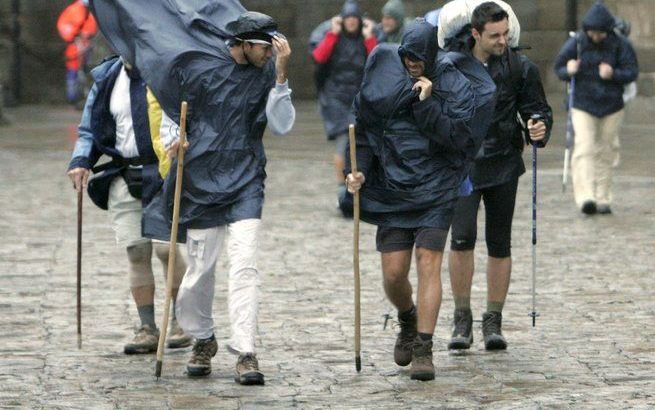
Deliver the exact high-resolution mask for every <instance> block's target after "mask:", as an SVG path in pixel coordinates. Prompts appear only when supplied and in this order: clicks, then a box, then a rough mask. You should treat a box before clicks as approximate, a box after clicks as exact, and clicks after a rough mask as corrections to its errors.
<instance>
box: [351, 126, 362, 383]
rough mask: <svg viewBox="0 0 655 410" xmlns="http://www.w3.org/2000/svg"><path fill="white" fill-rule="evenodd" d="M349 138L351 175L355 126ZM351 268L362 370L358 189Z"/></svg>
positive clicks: (357, 363) (358, 366)
mask: <svg viewBox="0 0 655 410" xmlns="http://www.w3.org/2000/svg"><path fill="white" fill-rule="evenodd" d="M348 137H349V140H350V168H351V172H352V174H353V175H355V174H357V148H356V147H355V126H354V125H353V124H350V126H349V127H348ZM353 224H354V230H353V269H354V272H355V369H357V372H359V371H361V370H362V357H361V354H360V351H361V317H360V310H361V309H360V300H359V191H355V193H354V194H353Z"/></svg>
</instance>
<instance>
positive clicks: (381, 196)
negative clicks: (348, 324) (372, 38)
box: [346, 19, 476, 380]
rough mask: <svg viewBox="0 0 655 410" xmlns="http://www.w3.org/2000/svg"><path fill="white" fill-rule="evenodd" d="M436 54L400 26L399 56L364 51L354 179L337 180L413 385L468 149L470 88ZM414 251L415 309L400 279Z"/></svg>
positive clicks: (426, 345) (430, 30) (426, 360)
mask: <svg viewBox="0 0 655 410" xmlns="http://www.w3.org/2000/svg"><path fill="white" fill-rule="evenodd" d="M437 51H438V46H437V37H436V30H435V28H434V26H432V25H430V24H429V23H427V22H426V21H425V20H424V19H417V20H416V21H415V22H413V23H412V24H411V25H409V26H408V27H407V29H406V31H405V34H404V36H403V39H402V44H401V46H400V47H398V46H394V45H391V44H384V45H380V46H378V47H377V48H376V49H375V50H374V51H373V53H372V54H371V56H370V58H369V61H368V62H367V64H366V70H365V74H364V80H363V82H362V89H361V91H360V93H359V94H358V95H357V97H356V98H355V102H354V111H355V115H356V127H357V163H358V166H359V171H360V172H358V173H357V174H356V175H353V174H352V173H349V174H348V176H347V179H346V181H347V184H348V190H349V192H351V193H352V192H355V191H357V190H360V189H361V191H360V195H361V215H362V220H364V221H366V222H369V223H371V224H374V225H377V226H378V230H377V235H376V247H377V250H378V251H379V252H381V257H382V273H383V278H384V289H385V292H386V294H387V297H388V298H389V300H390V301H391V302H392V303H393V304H394V306H395V307H396V308H397V309H398V318H399V321H400V323H401V331H400V333H399V335H398V338H397V340H396V344H395V347H394V360H395V362H396V363H397V364H398V365H401V366H406V365H408V364H410V363H411V370H410V375H411V377H412V379H417V380H432V379H434V365H433V363H432V335H433V333H434V329H435V326H436V322H437V317H438V314H439V307H440V305H441V279H440V274H441V263H442V258H443V249H444V247H445V243H446V236H447V235H448V229H449V228H450V223H451V220H452V217H453V209H454V207H455V203H456V202H457V199H458V198H459V195H460V187H461V185H462V182H463V181H464V180H465V178H466V175H467V171H468V167H467V164H468V162H469V161H470V160H471V159H472V158H471V154H472V153H473V151H475V145H476V144H475V142H474V139H473V133H472V131H471V127H470V121H471V120H472V119H473V117H474V111H475V95H474V93H473V91H472V87H471V83H470V82H469V80H468V79H467V78H466V77H465V76H464V75H463V74H462V73H461V72H459V71H458V70H457V69H456V67H455V65H454V64H453V63H452V62H451V61H450V60H448V59H447V58H446V57H445V56H444V55H438V53H437ZM348 169H349V168H348V167H347V168H346V170H347V172H349V171H348ZM414 246H416V265H417V270H418V277H419V279H418V283H419V285H418V293H417V303H416V305H415V304H414V302H413V300H412V287H411V285H410V282H409V280H408V275H409V269H410V265H411V258H412V250H413V248H414Z"/></svg>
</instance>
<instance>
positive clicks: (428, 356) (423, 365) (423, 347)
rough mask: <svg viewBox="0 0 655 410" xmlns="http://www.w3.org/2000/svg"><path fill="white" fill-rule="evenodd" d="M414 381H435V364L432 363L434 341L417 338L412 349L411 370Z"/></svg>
mask: <svg viewBox="0 0 655 410" xmlns="http://www.w3.org/2000/svg"><path fill="white" fill-rule="evenodd" d="M409 374H410V377H411V378H412V380H420V381H428V380H434V364H433V363H432V340H428V341H423V340H421V338H420V337H418V336H416V339H414V348H413V349H412V367H411V368H410V369H409Z"/></svg>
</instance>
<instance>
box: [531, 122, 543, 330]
mask: <svg viewBox="0 0 655 410" xmlns="http://www.w3.org/2000/svg"><path fill="white" fill-rule="evenodd" d="M531 119H532V120H533V121H537V120H541V119H542V117H541V115H539V114H534V115H532V117H531ZM530 316H531V317H532V327H535V326H536V322H537V316H539V313H537V144H536V143H535V142H534V141H533V142H532V312H530Z"/></svg>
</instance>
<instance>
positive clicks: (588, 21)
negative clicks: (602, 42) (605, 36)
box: [582, 2, 616, 33]
mask: <svg viewBox="0 0 655 410" xmlns="http://www.w3.org/2000/svg"><path fill="white" fill-rule="evenodd" d="M615 24H616V21H615V19H614V16H612V13H610V11H609V10H608V9H607V7H605V5H604V4H602V3H600V2H597V3H595V4H594V5H593V6H591V8H590V9H589V11H588V12H587V14H585V16H584V18H583V19H582V29H583V30H585V31H587V30H597V31H604V32H606V33H609V32H611V31H613V29H614V25H615Z"/></svg>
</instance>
